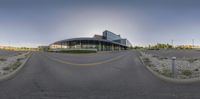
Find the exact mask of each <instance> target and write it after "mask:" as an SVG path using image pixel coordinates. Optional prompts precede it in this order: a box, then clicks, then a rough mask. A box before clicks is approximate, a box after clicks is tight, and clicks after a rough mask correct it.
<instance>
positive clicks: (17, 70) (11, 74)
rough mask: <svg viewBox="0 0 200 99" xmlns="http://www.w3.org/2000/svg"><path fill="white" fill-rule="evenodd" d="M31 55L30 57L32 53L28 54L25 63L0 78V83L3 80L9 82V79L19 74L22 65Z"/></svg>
mask: <svg viewBox="0 0 200 99" xmlns="http://www.w3.org/2000/svg"><path fill="white" fill-rule="evenodd" d="M31 55H32V53H31V52H30V53H29V55H28V57H27V58H26V59H25V61H24V62H23V63H22V64H21V65H20V66H19V67H18V68H17V69H16V70H14V71H12V72H11V73H9V74H6V75H3V76H1V77H0V82H2V81H5V80H9V79H11V78H13V77H15V76H16V75H17V73H19V72H20V70H21V69H22V68H23V67H24V65H25V64H26V62H27V61H28V60H29V59H30V57H31Z"/></svg>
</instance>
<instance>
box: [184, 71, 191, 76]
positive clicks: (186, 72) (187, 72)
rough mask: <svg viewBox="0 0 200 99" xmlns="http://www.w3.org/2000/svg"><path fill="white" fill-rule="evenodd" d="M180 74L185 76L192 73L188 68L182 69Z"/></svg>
mask: <svg viewBox="0 0 200 99" xmlns="http://www.w3.org/2000/svg"><path fill="white" fill-rule="evenodd" d="M182 74H183V75H185V76H190V75H192V72H191V71H190V70H183V71H182Z"/></svg>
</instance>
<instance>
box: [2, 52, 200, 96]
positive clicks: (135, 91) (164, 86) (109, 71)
mask: <svg viewBox="0 0 200 99" xmlns="http://www.w3.org/2000/svg"><path fill="white" fill-rule="evenodd" d="M138 55H139V53H138V52H137V51H122V52H103V53H98V54H89V55H70V54H58V53H44V52H34V53H33V55H32V57H31V58H30V60H29V61H28V62H27V63H26V64H25V65H26V66H25V68H23V69H22V71H21V72H20V73H19V74H18V75H17V76H16V77H15V78H13V79H10V80H7V81H3V82H0V99H195V98H196V99H200V84H199V83H193V84H173V83H168V82H164V81H161V80H159V79H158V78H156V77H155V76H153V75H152V74H151V73H150V72H149V71H148V70H147V69H146V68H145V67H144V66H143V65H142V64H141V62H140V60H139V59H138Z"/></svg>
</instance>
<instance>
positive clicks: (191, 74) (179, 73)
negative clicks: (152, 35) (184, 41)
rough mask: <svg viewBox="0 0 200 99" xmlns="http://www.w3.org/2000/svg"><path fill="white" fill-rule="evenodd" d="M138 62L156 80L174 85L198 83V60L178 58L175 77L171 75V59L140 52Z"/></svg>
mask: <svg viewBox="0 0 200 99" xmlns="http://www.w3.org/2000/svg"><path fill="white" fill-rule="evenodd" d="M140 54H141V56H140V60H141V61H142V63H143V64H144V65H145V66H146V67H147V69H148V70H149V71H151V72H152V73H153V74H154V75H155V76H157V77H158V78H160V79H162V80H165V81H169V82H174V83H191V82H197V81H200V58H179V59H177V60H176V61H175V67H176V69H175V70H176V72H175V76H174V74H173V73H172V59H171V58H168V57H161V56H156V55H153V54H149V53H145V52H142V51H141V52H140Z"/></svg>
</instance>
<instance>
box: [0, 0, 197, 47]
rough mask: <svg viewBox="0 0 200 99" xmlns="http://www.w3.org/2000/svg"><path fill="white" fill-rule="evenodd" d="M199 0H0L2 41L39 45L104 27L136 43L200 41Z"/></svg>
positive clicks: (1, 43) (188, 42)
mask: <svg viewBox="0 0 200 99" xmlns="http://www.w3.org/2000/svg"><path fill="white" fill-rule="evenodd" d="M199 5H200V1H199V0H0V45H11V46H26V47H37V46H39V45H48V44H50V43H53V42H55V41H58V40H63V39H68V38H76V37H92V36H93V35H94V34H102V32H103V31H104V30H109V31H112V32H114V33H116V34H120V35H121V36H122V37H123V38H127V39H128V40H129V41H130V42H131V43H132V44H133V45H143V46H144V45H145V46H146V45H148V44H156V43H169V44H171V42H172V40H173V44H174V45H181V44H192V40H194V43H195V45H200V39H199V37H200V28H199V27H200V6H199Z"/></svg>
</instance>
